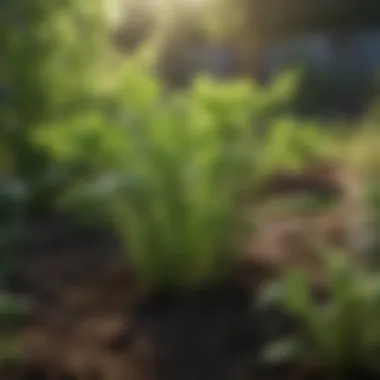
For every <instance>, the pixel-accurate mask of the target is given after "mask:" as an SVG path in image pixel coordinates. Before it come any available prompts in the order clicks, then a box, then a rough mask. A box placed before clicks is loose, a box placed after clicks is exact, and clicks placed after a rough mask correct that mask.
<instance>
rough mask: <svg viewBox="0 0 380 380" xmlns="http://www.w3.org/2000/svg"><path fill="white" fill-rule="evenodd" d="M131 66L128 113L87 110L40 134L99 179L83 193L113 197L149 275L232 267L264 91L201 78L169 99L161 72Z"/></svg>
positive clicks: (186, 275)
mask: <svg viewBox="0 0 380 380" xmlns="http://www.w3.org/2000/svg"><path fill="white" fill-rule="evenodd" d="M127 70H129V71H127V72H128V76H127V78H128V79H127V80H126V87H127V89H126V90H124V92H123V93H122V95H121V97H120V102H121V103H122V106H123V107H124V109H125V111H124V112H123V113H121V118H119V119H117V118H115V117H113V118H108V120H107V116H106V115H104V114H102V113H99V112H96V111H94V112H90V113H88V114H86V113H83V114H79V115H78V116H76V117H75V118H73V119H71V120H70V121H69V122H67V123H64V124H63V125H53V126H49V125H47V126H44V127H42V128H41V129H40V131H39V132H38V133H37V134H36V141H37V142H38V144H40V145H41V146H44V147H47V149H48V150H49V151H50V153H51V154H52V155H53V156H54V157H55V158H56V159H57V160H58V161H59V162H65V163H73V162H83V163H84V165H87V166H88V167H89V168H92V169H91V170H92V173H94V177H96V175H98V176H100V180H98V181H97V182H96V183H95V184H94V182H90V185H88V184H86V181H83V182H82V183H80V184H79V188H78V186H77V190H78V189H79V191H80V194H83V195H84V194H87V196H88V197H90V198H91V194H92V195H93V196H94V197H95V198H96V199H98V200H99V199H100V198H102V197H103V198H104V199H106V200H107V202H108V203H107V206H108V207H109V210H110V214H111V215H112V216H113V218H114V219H115V220H116V225H117V228H118V229H119V230H120V231H121V234H122V235H123V236H124V237H125V240H126V243H127V246H128V250H129V255H130V257H131V259H132V261H133V263H134V265H135V268H136V270H137V271H138V273H139V274H140V276H141V277H142V278H143V280H145V281H146V282H148V283H151V282H153V283H159V284H161V285H163V286H165V285H169V286H173V285H175V286H189V285H193V284H196V283H199V282H200V281H203V280H207V279H209V278H210V277H211V278H212V277H214V276H216V275H218V274H219V273H221V272H223V271H224V270H225V269H226V268H227V267H228V264H229V260H230V258H228V257H226V256H225V252H224V251H225V250H228V247H229V245H230V243H231V240H232V239H234V238H237V234H238V233H239V232H240V228H239V227H241V226H240V225H241V223H240V222H239V215H238V214H239V213H238V210H237V207H236V204H235V203H234V195H235V194H236V192H237V191H238V190H239V188H240V187H242V186H244V185H245V183H246V182H247V179H249V178H250V173H251V172H252V171H253V169H254V166H253V164H254V160H253V155H252V152H253V147H254V146H255V144H254V141H253V133H252V128H251V127H250V123H249V121H250V118H251V113H252V108H254V106H255V103H254V101H255V92H254V90H253V88H252V87H251V86H250V85H249V84H247V83H245V82H241V83H230V84H218V83H216V82H214V81H212V80H211V79H207V78H200V79H199V80H198V81H197V82H196V83H195V84H194V86H193V88H192V89H191V90H190V91H189V92H188V93H183V94H173V95H170V96H166V95H165V98H164V97H163V96H164V95H163V93H162V91H161V89H160V86H159V84H158V83H157V82H156V81H155V80H154V79H153V78H149V76H147V75H143V74H141V72H140V71H139V70H136V71H134V72H133V73H132V72H131V71H130V70H132V66H130V67H129V68H128V69H127ZM107 173H108V175H107ZM94 177H93V178H94ZM98 178H99V177H98ZM86 185H87V186H86ZM91 188H92V189H93V191H91ZM77 194H78V192H77ZM235 230H237V231H235Z"/></svg>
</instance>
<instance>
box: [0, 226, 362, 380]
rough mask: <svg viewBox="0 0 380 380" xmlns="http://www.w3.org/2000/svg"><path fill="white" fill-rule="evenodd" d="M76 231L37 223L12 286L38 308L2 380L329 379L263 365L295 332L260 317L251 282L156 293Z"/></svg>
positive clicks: (274, 317) (270, 316)
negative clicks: (271, 345)
mask: <svg viewBox="0 0 380 380" xmlns="http://www.w3.org/2000/svg"><path fill="white" fill-rule="evenodd" d="M68 226H70V223H67V222H66V221H63V222H62V221H57V220H54V221H52V220H49V221H47V222H44V223H42V222H40V223H34V225H33V228H32V230H31V231H32V232H33V233H32V234H31V235H32V236H33V238H32V239H31V240H30V241H28V243H27V244H26V245H25V246H24V249H23V252H22V254H21V255H20V260H19V261H18V263H17V265H16V268H15V269H14V270H13V271H12V274H11V275H10V276H9V278H8V279H7V281H6V284H5V285H6V287H7V288H8V290H11V291H12V292H13V293H15V294H17V295H22V296H28V297H29V298H30V299H31V300H32V301H33V307H32V310H31V312H30V313H29V314H28V315H27V317H25V318H23V319H21V320H19V321H18V323H17V326H15V332H16V334H17V336H18V338H19V339H20V342H21V347H22V354H21V357H20V358H18V359H17V360H16V361H14V362H9V363H6V364H4V365H3V368H2V373H1V374H0V378H1V380H145V379H146V380H153V379H154V380H156V379H158V380H161V379H162V380H253V379H255V380H271V379H275V380H282V379H300V380H301V379H302V380H303V379H319V378H320V379H322V378H325V377H322V376H320V377H318V376H317V374H316V372H314V371H307V370H305V371H301V369H300V368H295V367H294V366H289V365H288V366H273V365H272V366H270V365H268V364H265V363H263V362H262V361H261V360H260V354H261V352H262V349H263V347H265V344H266V343H267V342H268V341H270V340H272V339H274V338H278V337H280V336H281V335H282V334H286V333H288V332H289V331H291V329H293V328H294V324H293V323H292V322H291V321H290V319H289V318H287V317H286V316H285V315H284V313H283V312H281V311H279V310H271V311H263V310H259V309H257V308H255V302H254V301H255V297H254V290H253V289H252V288H251V287H249V286H247V285H246V284H247V283H246V282H245V281H242V277H244V276H246V275H247V273H245V274H243V273H242V272H239V275H238V276H234V278H231V279H229V280H226V281H225V282H223V283H219V284H211V285H209V286H205V287H204V288H202V289H199V290H197V291H194V292H192V293H191V294H187V295H181V296H179V295H174V294H150V293H146V292H145V291H144V290H143V289H142V288H141V287H139V286H138V285H137V283H136V281H135V280H134V278H133V275H132V273H131V270H130V268H129V267H128V265H127V263H126V260H125V256H124V255H123V252H122V250H121V248H120V246H119V245H118V244H117V241H116V239H114V238H112V236H110V235H109V234H106V233H103V232H101V231H95V230H93V231H86V230H81V231H79V232H78V230H77V229H74V228H70V227H68ZM249 275H250V276H252V273H250V274H249ZM361 377H363V378H365V377H364V376H363V374H361Z"/></svg>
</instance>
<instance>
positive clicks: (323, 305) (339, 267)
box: [263, 253, 380, 374]
mask: <svg viewBox="0 0 380 380" xmlns="http://www.w3.org/2000/svg"><path fill="white" fill-rule="evenodd" d="M324 256H325V255H324ZM325 263H326V270H327V282H328V286H329V292H330V294H329V298H328V300H327V301H325V302H318V301H317V300H316V299H315V298H314V297H313V296H312V292H311V285H310V281H309V279H308V278H307V276H306V274H304V273H301V272H299V271H295V270H292V271H289V272H288V273H286V274H285V276H284V278H283V279H282V280H281V281H280V282H279V283H278V284H277V285H276V286H273V287H268V288H267V289H266V291H264V296H263V300H265V301H266V302H268V301H269V300H271V302H273V301H275V302H280V303H281V304H282V305H283V306H284V307H285V309H286V310H287V311H288V312H289V313H290V314H291V315H293V316H294V317H295V318H297V319H298V321H299V322H300V329H301V331H300V333H299V334H298V335H296V336H295V337H292V338H289V339H285V340H284V341H282V342H273V344H272V345H269V346H268V349H267V351H266V355H265V357H266V359H270V360H289V359H292V360H296V361H300V362H302V361H303V360H308V359H312V360H313V361H316V362H317V363H318V364H319V365H320V366H321V367H324V368H326V369H327V371H332V372H333V373H338V374H339V373H342V372H343V371H345V370H346V369H349V368H362V369H363V368H365V369H370V370H376V371H380V367H379V365H378V361H377V355H378V354H379V350H380V324H379V321H380V282H379V279H378V276H377V275H373V274H369V273H366V272H365V271H364V270H361V269H360V267H358V266H357V265H356V264H355V263H354V262H352V261H351V260H350V259H349V257H348V256H347V255H346V256H345V255H343V254H340V253H339V254H333V253H331V254H329V255H328V256H327V255H326V256H325Z"/></svg>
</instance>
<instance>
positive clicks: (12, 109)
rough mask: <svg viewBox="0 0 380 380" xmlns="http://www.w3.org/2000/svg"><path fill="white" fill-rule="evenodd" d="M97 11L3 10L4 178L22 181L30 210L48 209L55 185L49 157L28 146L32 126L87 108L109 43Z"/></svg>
mask: <svg viewBox="0 0 380 380" xmlns="http://www.w3.org/2000/svg"><path fill="white" fill-rule="evenodd" d="M100 11H101V7H100V2H99V1H98V0H95V1H81V2H80V3H78V2H74V1H72V0H68V1H66V0H65V1H64V0H53V1H49V2H46V1H41V0H36V1H33V2H30V1H25V0H15V1H6V2H5V3H4V4H3V5H2V10H1V15H0V19H1V22H0V35H1V37H0V44H1V46H2V54H3V57H4V59H2V60H1V63H0V141H1V147H0V155H1V158H2V159H3V160H2V164H1V165H2V167H1V172H2V175H3V174H6V175H7V176H8V177H9V176H12V177H15V178H16V179H17V180H20V181H24V182H25V189H26V191H27V192H28V193H29V201H30V202H29V203H28V205H30V204H33V203H35V202H38V205H35V206H36V207H37V208H38V207H39V206H42V204H47V207H50V202H49V201H50V199H49V197H50V194H49V192H51V191H52V185H54V184H51V183H47V181H48V178H49V179H50V177H49V176H46V173H47V171H48V170H50V167H49V162H48V160H47V158H46V157H45V156H44V155H43V154H42V153H41V152H40V150H39V149H38V147H35V146H34V145H33V143H32V142H31V141H30V136H31V134H32V133H33V130H34V128H35V127H36V126H37V125H39V124H40V123H41V122H44V121H46V120H52V119H54V120H57V119H59V118H62V117H65V115H67V114H70V113H71V112H73V111H74V110H77V109H78V108H83V107H85V106H86V104H87V103H88V102H89V100H90V99H91V98H92V96H93V95H92V94H91V93H92V92H93V87H94V83H96V81H95V79H96V75H97V73H98V71H99V70H98V69H99V67H98V66H99V65H101V63H102V59H99V57H100V58H101V57H102V54H103V53H104V49H103V47H104V42H105V37H106V34H105V33H104V30H103V29H104V27H103V24H102V20H101V13H100ZM4 163H6V164H4ZM53 187H54V186H53Z"/></svg>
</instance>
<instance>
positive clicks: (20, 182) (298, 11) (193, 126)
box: [0, 0, 380, 348]
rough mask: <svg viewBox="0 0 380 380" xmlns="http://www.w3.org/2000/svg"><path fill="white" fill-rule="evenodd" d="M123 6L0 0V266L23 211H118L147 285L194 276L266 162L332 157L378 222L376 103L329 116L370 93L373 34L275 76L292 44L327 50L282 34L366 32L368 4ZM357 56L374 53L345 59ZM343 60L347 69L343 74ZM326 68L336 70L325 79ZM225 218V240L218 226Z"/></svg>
mask: <svg viewBox="0 0 380 380" xmlns="http://www.w3.org/2000/svg"><path fill="white" fill-rule="evenodd" d="M108 5H109V4H108ZM127 5H128V6H129V8H128V7H127V8H128V9H126V11H125V12H126V13H125V17H124V16H123V15H121V16H120V17H116V18H114V17H113V16H112V17H111V16H110V15H108V16H107V12H106V9H108V8H107V7H106V4H104V3H102V2H101V1H100V0H99V1H97V0H82V1H81V2H79V1H74V0H49V1H45V0H35V1H28V0H8V1H6V2H4V3H3V4H2V6H1V12H0V20H1V22H0V45H1V46H2V47H3V51H2V54H3V57H5V59H2V60H1V61H0V157H1V161H0V164H1V173H0V175H1V176H0V181H1V188H0V190H1V192H0V207H1V208H0V213H1V215H0V239H1V240H0V244H1V246H0V249H1V255H2V260H3V263H5V262H7V263H9V265H11V262H12V253H13V252H14V251H13V250H14V249H15V248H17V244H20V242H22V233H21V232H20V230H21V231H22V232H23V231H24V230H23V228H22V227H25V224H26V222H27V221H29V219H33V218H36V217H37V218H41V217H42V216H47V215H49V214H51V213H53V212H57V210H59V211H61V212H68V213H71V214H73V215H74V216H75V217H76V220H78V219H81V220H84V221H85V223H90V224H93V223H97V222H99V223H101V224H102V225H104V224H107V225H108V224H109V223H113V225H115V229H117V232H118V233H119V235H120V236H121V237H122V239H123V241H124V242H125V246H126V247H127V248H128V249H129V250H130V252H129V253H130V259H131V260H132V262H133V264H134V266H135V268H136V269H137V271H138V274H139V275H140V276H141V278H142V279H143V280H144V281H145V282H147V283H153V284H157V283H158V284H160V285H162V284H163V285H165V286H167V285H169V286H178V287H182V286H188V285H193V284H194V283H198V282H200V281H203V280H208V279H209V278H213V277H215V276H218V275H220V273H223V274H224V270H225V268H226V267H228V265H226V262H229V260H230V259H231V256H225V255H224V253H225V252H224V251H223V249H224V248H226V247H229V244H230V239H231V240H234V239H236V240H239V239H240V232H241V231H240V230H239V233H236V234H235V231H234V230H233V229H232V228H230V227H231V226H233V227H239V228H240V227H241V228H242V231H243V225H245V222H246V221H245V220H240V219H239V223H238V222H237V219H236V211H240V209H239V207H240V206H241V204H239V203H238V201H236V198H238V196H237V195H238V193H239V192H240V191H244V190H246V188H247V187H248V189H249V190H251V189H255V186H257V185H258V184H259V183H260V181H262V180H263V179H264V178H265V177H266V176H268V175H269V174H270V173H273V172H277V171H278V170H282V169H284V168H292V169H293V168H298V167H301V166H305V165H307V164H308V163H310V162H315V161H316V160H318V159H319V158H326V157H327V158H339V159H341V160H343V161H344V162H345V163H346V164H347V165H349V166H350V167H352V168H354V169H355V170H358V171H359V172H362V173H364V174H365V175H366V176H367V178H370V180H371V181H370V182H369V184H370V186H368V187H370V188H369V189H368V190H369V191H368V194H369V196H368V200H369V204H370V206H371V207H373V225H372V226H373V228H378V226H379V223H380V222H379V221H380V202H379V188H380V186H379V183H378V180H376V176H377V173H378V170H379V169H380V161H379V145H378V144H379V133H380V132H379V129H378V125H377V124H378V115H377V114H376V108H375V109H374V112H373V113H372V116H371V117H369V116H368V117H366V118H363V119H361V120H360V121H357V120H354V119H350V120H349V121H347V119H346V118H343V119H342V120H341V119H339V118H338V119H336V118H329V117H328V116H334V117H335V116H341V114H339V112H336V111H335V110H334V107H333V106H335V105H336V104H335V103H334V102H335V101H336V102H337V104H338V105H341V104H343V105H344V106H345V107H346V108H347V107H348V108H355V107H356V104H354V103H353V101H354V100H355V101H356V99H354V100H352V99H351V98H349V99H348V100H345V99H344V100H342V101H341V100H340V98H339V96H341V95H342V94H347V93H348V92H349V91H348V90H349V86H348V84H349V85H350V86H351V85H353V89H354V90H353V92H354V93H360V94H363V96H364V97H365V98H366V97H367V92H368V91H369V90H368V85H369V84H371V85H372V84H373V83H374V82H375V81H374V80H372V78H371V79H370V78H369V76H367V74H368V75H369V74H370V73H371V74H373V73H374V68H373V66H375V64H376V63H377V62H378V63H379V62H380V60H379V59H378V56H377V55H376V54H375V53H376V52H375V51H374V54H375V55H374V56H373V55H371V56H367V55H366V54H367V53H368V52H369V51H370V50H371V47H373V46H374V45H376V43H377V39H376V38H377V37H376V38H374V39H371V38H372V37H368V35H366V34H365V35H361V36H360V38H359V39H357V40H354V41H353V42H352V40H344V38H343V42H344V41H346V42H347V41H348V42H350V41H351V42H352V44H351V45H350V44H348V45H349V48H348V50H344V49H343V53H342V54H341V55H339V54H338V56H334V57H335V58H336V57H338V58H337V61H336V62H338V63H337V64H335V63H334V64H331V61H330V58H331V56H329V55H328V54H327V58H328V59H327V61H328V64H326V65H325V61H324V60H322V62H317V63H318V64H317V65H316V69H315V66H314V67H313V69H315V70H314V71H313V70H311V71H310V72H309V73H308V75H309V78H310V79H308V80H305V81H303V82H302V81H301V82H300V83H299V82H297V81H296V79H297V78H296V76H294V75H293V74H292V73H293V72H289V73H288V72H285V73H284V75H280V76H278V75H277V74H278V72H279V71H281V70H280V69H281V68H282V66H287V65H288V64H291V63H298V61H297V58H298V56H300V57H301V58H302V59H301V61H305V58H310V57H311V58H313V57H315V55H314V52H315V51H318V52H319V51H322V52H325V51H330V50H328V49H327V50H324V48H325V41H324V40H323V38H322V40H321V39H319V38H317V39H316V40H313V39H312V41H314V42H315V45H313V44H312V45H313V46H315V49H316V50H314V48H313V49H311V50H309V46H310V40H308V39H307V38H306V40H303V39H302V38H301V37H300V38H301V40H297V39H296V41H295V42H294V44H293V42H292V41H290V42H289V44H288V45H287V42H286V41H285V37H289V38H290V37H295V36H297V37H299V36H301V35H305V34H306V35H307V34H308V33H312V32H313V33H314V32H315V33H317V32H318V33H319V32H321V33H327V34H328V35H329V36H332V37H333V40H334V41H338V42H339V41H340V38H341V36H347V35H348V36H350V35H351V32H352V31H354V30H356V29H360V30H364V29H373V28H375V27H377V25H376V23H377V20H379V19H380V17H379V7H380V6H379V5H377V3H376V2H366V1H361V2H360V3H359V2H353V1H347V0H346V1H345V2H344V3H342V2H341V1H338V0H335V1H331V0H329V1H327V0H324V1H318V2H316V1H311V0H309V1H305V0H297V1H296V0H294V1H289V0H287V1H284V0H276V1H275V0H261V1H258V0H257V1H251V2H248V0H239V1H238V0H232V1H228V2H227V1H224V2H216V0H214V2H210V3H208V4H203V3H200V2H196V1H195V0H194V1H193V2H191V3H186V4H185V3H180V2H177V3H175V2H166V3H165V2H161V3H160V2H158V3H154V5H152V4H148V3H145V1H142V0H138V1H135V2H131V3H130V4H127ZM120 12H121V10H120ZM300 15H301V16H300ZM329 38H330V37H329ZM110 39H111V40H113V41H114V42H116V44H115V45H116V46H117V47H118V49H119V50H118V51H115V49H114V46H113V45H112V44H110V43H109V40H110ZM363 41H367V42H368V41H369V42H368V44H364V45H363V44H362V42H363ZM351 42H350V43H351ZM334 43H335V42H334ZM278 44H279V45H278ZM338 45H339V44H338ZM344 45H345V44H344V43H343V47H344ZM284 46H285V48H284V50H281V49H280V47H284ZM305 46H306V48H305ZM321 46H322V48H321ZM329 46H330V45H329ZM363 46H364V48H365V49H364V50H360V49H362V47H363ZM330 47H331V46H330ZM272 48H273V50H271V49H272ZM320 48H321V49H320ZM359 48H360V49H359ZM350 49H351V50H350ZM355 49H359V50H355ZM338 50H339V49H338ZM358 51H360V52H362V53H363V52H364V53H365V54H364V53H363V54H359V55H358V54H356V53H357V52H358ZM289 52H290V53H289ZM340 52H342V51H341V50H340ZM123 53H124V54H125V53H127V55H126V56H125V55H123ZM350 54H351V56H350ZM354 56H355V57H356V56H358V57H359V56H360V57H364V59H367V58H368V60H369V61H368V62H369V63H368V62H367V61H366V62H364V63H363V62H362V61H360V62H358V61H354V65H353V66H350V65H348V63H349V62H351V60H350V57H351V58H352V57H354ZM324 58H326V56H324ZM335 58H334V59H335ZM330 64H331V65H330ZM342 64H343V66H344V65H346V66H347V67H348V68H349V69H348V70H347V71H345V72H344V74H345V75H346V76H344V75H343V76H339V75H338V74H340V68H341V67H342ZM313 65H314V63H313ZM313 65H312V66H313ZM339 65H341V66H339ZM326 67H328V69H329V70H330V69H331V68H333V70H332V71H331V70H330V71H329V74H328V75H327V76H326V72H327V71H328V70H327V69H326ZM326 70H327V71H326ZM334 70H335V71H334ZM355 70H356V71H355ZM371 70H372V71H371ZM207 71H208V72H209V74H213V75H211V77H212V76H214V77H218V79H219V80H217V81H216V80H215V78H214V79H212V78H210V77H208V76H207V75H205V74H206V72H207ZM210 72H211V73H210ZM200 73H202V74H204V75H203V76H198V80H197V81H195V82H194V84H193V85H191V82H192V81H191V79H193V78H194V75H195V74H200ZM294 73H298V71H297V70H295V71H294ZM358 73H364V74H363V75H356V74H358ZM312 74H313V75H312ZM317 74H318V75H317ZM261 76H263V78H262V77H261ZM336 77H338V78H339V81H337V82H334V81H331V80H332V79H334V78H336ZM231 78H232V79H234V80H233V81H225V80H222V79H231ZM356 78H360V81H359V82H360V83H359V84H357V86H358V87H355V85H356V82H357V79H356ZM363 78H364V79H363ZM272 79H276V80H273V81H272ZM347 79H348V80H350V79H352V81H351V82H350V81H347ZM363 83H364V84H363ZM299 85H301V86H300V87H299ZM346 85H347V86H346ZM340 86H341V87H340ZM362 87H363V92H361V89H362ZM358 88H359V89H360V91H359V92H358V91H357V89H358ZM173 89H180V90H181V91H173ZM371 91H372V87H371V88H370V91H369V92H371ZM366 100H368V99H366ZM371 100H372V99H371ZM332 102H333V103H334V104H333V105H331V103H332ZM319 103H320V104H319ZM340 103H341V104H340ZM330 106H331V108H332V109H329V107H330ZM326 107H327V112H325V113H323V112H320V110H321V108H322V109H326ZM338 111H339V107H338ZM248 144H249V145H248ZM245 205H246V204H243V206H245ZM178 210H182V212H181V213H180V212H178ZM231 230H233V232H234V233H233V234H232V235H233V236H230V235H229V234H227V233H226V231H227V232H228V233H229V232H231ZM173 231H174V232H173ZM374 231H375V230H374ZM374 235H375V234H374ZM375 237H376V238H377V236H375ZM234 243H235V241H234ZM220 251H223V252H220ZM228 254H229V255H231V253H230V252H228ZM14 257H16V255H13V259H14ZM8 259H9V261H5V260H8ZM225 259H226V260H225ZM8 267H9V266H8V264H7V265H3V270H4V271H6V268H8ZM4 268H5V269H4ZM292 278H293V280H294V278H296V277H292ZM344 283H345V282H344ZM299 288H302V286H301V287H299ZM354 293H355V292H354ZM294 294H296V295H297V292H295V293H294ZM349 296H350V295H349ZM349 296H348V298H350V297H349ZM356 296H357V294H356V293H355V297H356ZM296 298H297V297H294V298H293V299H296ZM359 298H360V297H359ZM356 299H357V298H355V300H356ZM306 301H307V302H308V299H306ZM307 302H306V303H307ZM301 306H302V307H301V310H300V311H301V313H303V314H304V315H305V312H304V310H305V309H304V305H301ZM365 306H366V307H367V303H366V305H365ZM365 310H367V309H365ZM353 315H356V314H353ZM306 317H307V318H308V320H311V318H310V317H309V315H308V314H307V313H306ZM334 321H335V319H334ZM371 321H372V319H371ZM334 323H335V322H334ZM376 323H378V322H376ZM326 324H330V319H329V318H328V319H326ZM317 327H318V328H320V326H319V325H318V326H317ZM376 328H377V326H376ZM376 331H377V330H376ZM376 348H377V347H376Z"/></svg>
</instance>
